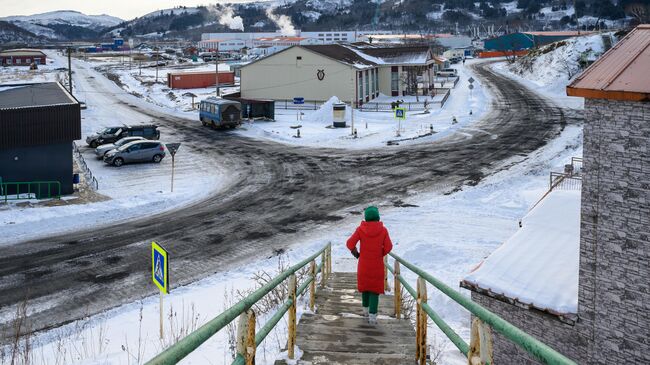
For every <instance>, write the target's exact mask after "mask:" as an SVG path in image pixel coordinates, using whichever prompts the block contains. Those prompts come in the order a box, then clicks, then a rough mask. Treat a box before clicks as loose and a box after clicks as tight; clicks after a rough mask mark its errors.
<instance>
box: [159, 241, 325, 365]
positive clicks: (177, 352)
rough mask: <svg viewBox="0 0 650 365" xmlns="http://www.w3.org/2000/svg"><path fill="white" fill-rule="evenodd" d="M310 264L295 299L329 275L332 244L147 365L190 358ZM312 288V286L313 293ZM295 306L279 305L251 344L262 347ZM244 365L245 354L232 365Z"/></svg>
mask: <svg viewBox="0 0 650 365" xmlns="http://www.w3.org/2000/svg"><path fill="white" fill-rule="evenodd" d="M318 256H322V260H321V264H320V265H318V266H317V265H316V264H315V260H316V258H317V257H318ZM312 262H313V264H312V268H313V271H312V272H310V273H309V275H307V279H306V280H305V282H304V283H302V284H301V285H300V286H299V287H298V288H297V289H296V296H295V298H298V297H299V296H300V295H301V294H303V293H304V292H305V290H306V289H307V287H308V286H309V285H310V284H312V283H315V280H316V275H317V274H318V273H319V272H320V273H321V276H323V275H324V276H325V278H326V277H327V276H328V275H329V273H330V272H331V244H328V245H326V246H325V247H323V248H321V249H320V250H318V252H316V253H314V254H313V255H311V256H309V257H308V258H306V259H304V260H303V261H301V262H299V263H297V264H295V265H293V266H291V267H290V268H288V269H287V270H285V271H283V272H282V273H280V274H279V275H278V276H276V277H275V278H273V280H271V281H270V282H268V283H267V284H266V285H264V286H262V287H261V288H259V289H257V290H255V291H254V292H253V293H251V294H250V295H248V296H247V297H246V298H244V299H242V300H241V301H239V302H238V303H236V304H235V305H233V306H232V307H230V308H228V309H227V310H226V311H224V312H223V313H221V314H220V315H218V316H217V317H215V318H214V319H212V320H210V321H209V322H207V323H206V324H204V325H203V326H201V327H200V328H199V329H197V330H196V331H194V332H192V333H190V334H189V335H187V336H186V337H185V338H183V339H181V340H180V341H178V342H177V343H176V344H174V345H172V346H171V347H169V348H167V349H166V350H165V351H163V352H162V353H160V354H158V355H157V356H156V357H154V358H153V359H151V360H149V361H148V362H147V364H156V365H158V364H165V365H167V364H176V363H177V362H179V361H180V360H182V359H183V358H184V357H186V356H187V355H189V354H190V353H191V352H192V351H194V350H196V349H197V348H198V347H199V346H201V345H202V344H203V343H204V342H206V341H207V340H208V339H210V337H212V336H213V335H214V334H216V333H217V332H219V331H220V330H221V329H223V328H224V327H226V326H227V325H228V324H229V323H230V322H232V321H233V320H235V319H236V318H238V317H239V316H240V315H243V314H244V313H246V312H247V311H248V310H249V309H250V308H251V307H252V306H253V305H254V304H255V303H257V302H258V301H259V300H261V299H262V298H263V297H264V296H265V295H267V294H268V293H270V292H271V291H272V290H273V289H275V288H276V287H277V286H278V285H280V284H282V282H284V281H285V280H287V279H288V278H289V277H291V276H294V277H295V274H296V272H298V270H300V269H302V268H303V267H305V266H306V265H308V264H310V263H312ZM321 280H323V278H321ZM313 288H314V286H313V285H312V289H313ZM290 290H291V289H290ZM294 304H295V303H294V299H293V298H292V297H290V298H288V300H287V301H286V302H285V303H284V304H282V305H281V306H280V307H279V309H278V310H277V311H276V312H275V314H274V315H273V316H272V317H271V318H270V319H269V320H268V321H267V322H266V323H265V324H264V326H263V327H262V328H260V330H259V331H258V332H257V333H256V334H255V341H254V342H255V343H254V346H255V347H257V346H258V345H259V344H260V343H262V341H264V339H265V338H266V336H268V334H269V333H270V332H271V330H272V329H273V328H274V327H275V325H276V324H277V323H278V322H279V321H280V320H281V319H282V317H283V316H284V315H285V314H286V313H287V311H289V309H290V308H293V310H294V313H293V314H294V316H295V306H294ZM312 304H313V303H312ZM290 336H291V334H290ZM253 356H254V354H253ZM245 363H246V361H245V354H242V353H238V354H237V357H236V358H235V361H234V362H233V364H245Z"/></svg>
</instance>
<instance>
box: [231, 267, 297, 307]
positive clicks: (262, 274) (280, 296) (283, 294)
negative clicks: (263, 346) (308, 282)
mask: <svg viewBox="0 0 650 365" xmlns="http://www.w3.org/2000/svg"><path fill="white" fill-rule="evenodd" d="M289 267H290V263H289V258H288V257H287V255H279V256H278V264H277V268H276V271H275V272H271V273H269V272H267V271H266V270H260V271H258V272H256V273H255V274H254V275H253V278H252V279H253V281H254V282H255V286H254V287H253V288H251V289H246V290H237V295H238V296H239V298H240V299H243V298H245V297H247V296H248V295H250V294H251V293H253V292H254V291H255V290H257V289H259V288H261V287H263V286H265V285H267V284H269V283H270V282H271V281H272V280H273V279H274V278H275V277H276V276H278V275H279V274H280V273H282V272H284V271H286V270H287V269H289ZM308 274H309V267H308V266H305V267H303V268H302V269H300V270H298V271H297V272H296V282H297V283H298V285H300V283H301V282H303V279H305V278H306V277H307V275H308ZM288 295H289V281H288V280H284V281H283V282H282V283H281V284H279V285H278V286H276V287H275V288H273V290H271V291H270V292H269V293H268V294H267V295H265V296H264V297H263V298H262V299H260V300H259V301H257V303H255V304H254V305H253V309H254V310H255V313H256V314H258V315H261V314H267V313H269V312H271V311H272V310H274V309H275V308H277V307H278V306H280V305H281V304H283V303H284V302H285V301H286V300H287V298H288Z"/></svg>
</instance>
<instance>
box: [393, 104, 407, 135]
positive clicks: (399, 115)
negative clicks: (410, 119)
mask: <svg viewBox="0 0 650 365" xmlns="http://www.w3.org/2000/svg"><path fill="white" fill-rule="evenodd" d="M395 119H397V137H399V136H400V131H401V129H402V120H404V119H406V109H405V108H395Z"/></svg>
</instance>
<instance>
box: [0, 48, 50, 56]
mask: <svg viewBox="0 0 650 365" xmlns="http://www.w3.org/2000/svg"><path fill="white" fill-rule="evenodd" d="M0 56H4V57H8V56H45V53H43V52H42V51H40V50H38V49H8V50H6V51H2V52H0Z"/></svg>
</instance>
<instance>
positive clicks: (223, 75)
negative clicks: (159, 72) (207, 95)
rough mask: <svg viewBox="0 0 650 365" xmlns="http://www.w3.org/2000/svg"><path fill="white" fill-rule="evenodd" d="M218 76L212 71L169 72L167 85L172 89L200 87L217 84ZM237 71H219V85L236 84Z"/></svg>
mask: <svg viewBox="0 0 650 365" xmlns="http://www.w3.org/2000/svg"><path fill="white" fill-rule="evenodd" d="M216 81H217V80H216V77H215V74H214V71H212V72H177V73H168V74H167V86H168V87H169V88H171V89H200V88H204V87H210V86H215V84H216ZM234 84H235V73H234V72H232V71H220V72H219V85H234Z"/></svg>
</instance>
